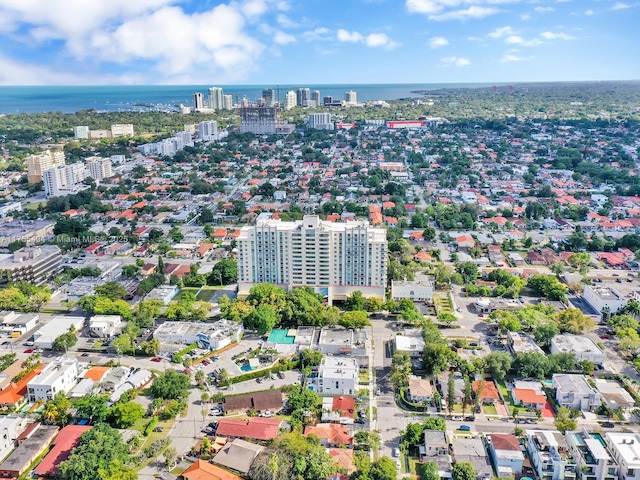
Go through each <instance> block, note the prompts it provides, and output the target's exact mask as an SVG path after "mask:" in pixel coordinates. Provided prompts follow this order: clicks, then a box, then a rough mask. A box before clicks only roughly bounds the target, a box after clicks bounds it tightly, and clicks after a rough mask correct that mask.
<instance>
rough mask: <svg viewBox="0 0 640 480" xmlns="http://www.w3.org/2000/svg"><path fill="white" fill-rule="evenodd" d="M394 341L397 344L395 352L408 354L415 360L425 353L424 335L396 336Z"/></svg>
mask: <svg viewBox="0 0 640 480" xmlns="http://www.w3.org/2000/svg"><path fill="white" fill-rule="evenodd" d="M393 341H394V342H395V352H398V353H406V354H407V355H409V356H410V357H413V358H418V357H421V356H422V352H423V351H424V339H423V338H422V335H396V336H395V337H394V338H393Z"/></svg>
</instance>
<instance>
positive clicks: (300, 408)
mask: <svg viewBox="0 0 640 480" xmlns="http://www.w3.org/2000/svg"><path fill="white" fill-rule="evenodd" d="M319 402H320V397H319V396H318V394H317V393H316V392H313V391H311V390H309V389H308V388H307V387H306V386H304V385H298V386H296V387H295V388H294V389H293V390H291V392H290V393H289V396H288V397H287V409H289V410H290V411H291V419H292V421H294V423H298V424H300V423H302V422H303V420H304V419H305V417H306V415H305V413H306V412H312V413H314V412H315V410H316V407H317V405H318V403H319Z"/></svg>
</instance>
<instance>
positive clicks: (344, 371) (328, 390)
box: [316, 356, 358, 395]
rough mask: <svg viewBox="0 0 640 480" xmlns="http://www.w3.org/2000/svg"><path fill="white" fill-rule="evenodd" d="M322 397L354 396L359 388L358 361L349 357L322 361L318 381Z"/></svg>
mask: <svg viewBox="0 0 640 480" xmlns="http://www.w3.org/2000/svg"><path fill="white" fill-rule="evenodd" d="M316 386H317V391H318V393H320V394H322V395H353V394H354V393H355V391H356V390H357V388H358V361H357V360H356V359H355V358H349V357H331V356H327V357H324V358H323V359H322V363H321V364H320V367H319V368H318V377H317V379H316Z"/></svg>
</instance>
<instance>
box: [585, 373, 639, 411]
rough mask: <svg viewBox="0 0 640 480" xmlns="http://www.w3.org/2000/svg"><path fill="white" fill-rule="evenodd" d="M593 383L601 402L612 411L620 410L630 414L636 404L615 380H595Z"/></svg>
mask: <svg viewBox="0 0 640 480" xmlns="http://www.w3.org/2000/svg"><path fill="white" fill-rule="evenodd" d="M594 381H595V383H596V388H597V389H598V391H599V392H600V395H601V396H602V400H603V401H604V403H605V404H606V405H607V406H608V407H609V408H611V409H612V410H616V409H618V408H620V409H622V410H623V411H625V412H630V411H631V410H632V409H633V408H634V407H635V405H636V402H635V400H634V399H633V397H632V396H631V394H630V393H629V392H627V391H626V390H625V388H624V387H623V386H622V385H620V384H619V383H618V382H617V381H616V380H607V379H606V378H596V379H595V380H594Z"/></svg>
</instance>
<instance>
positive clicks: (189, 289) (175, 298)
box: [173, 287, 200, 302]
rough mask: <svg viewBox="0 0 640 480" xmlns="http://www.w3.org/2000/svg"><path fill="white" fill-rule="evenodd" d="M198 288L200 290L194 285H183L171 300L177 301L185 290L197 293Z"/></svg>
mask: <svg viewBox="0 0 640 480" xmlns="http://www.w3.org/2000/svg"><path fill="white" fill-rule="evenodd" d="M198 290H200V289H199V288H196V287H184V288H181V289H180V291H179V292H178V294H177V295H176V296H175V297H173V301H174V302H177V301H179V300H180V299H181V298H182V295H184V294H185V293H186V292H191V293H193V294H194V295H195V294H196V293H198Z"/></svg>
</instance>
